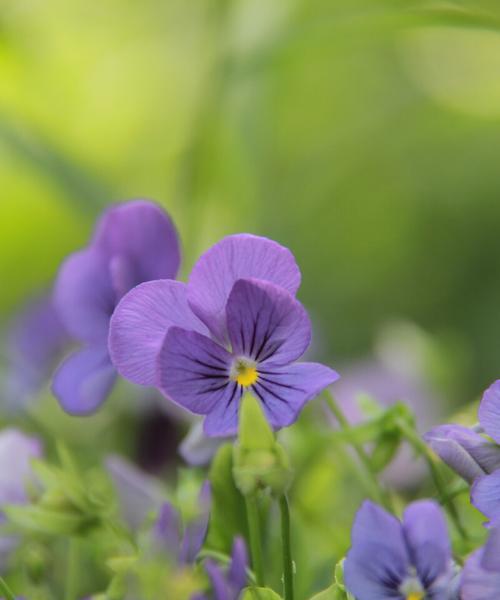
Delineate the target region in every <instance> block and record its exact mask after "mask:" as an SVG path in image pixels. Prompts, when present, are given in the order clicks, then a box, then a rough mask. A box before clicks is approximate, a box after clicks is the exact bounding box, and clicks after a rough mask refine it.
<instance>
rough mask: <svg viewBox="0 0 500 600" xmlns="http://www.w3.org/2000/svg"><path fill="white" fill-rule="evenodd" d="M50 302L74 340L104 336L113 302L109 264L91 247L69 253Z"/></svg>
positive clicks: (91, 339) (114, 301) (100, 338)
mask: <svg viewBox="0 0 500 600" xmlns="http://www.w3.org/2000/svg"><path fill="white" fill-rule="evenodd" d="M54 304H55V307H56V309H57V311H58V314H59V315H60V318H61V320H62V322H63V324H64V327H65V328H66V329H67V331H68V332H69V333H70V334H71V335H72V336H73V337H75V338H76V339H77V340H80V341H82V342H86V343H95V342H96V341H100V340H105V339H106V336H107V334H108V325H109V318H110V317H111V315H112V313H113V310H114V308H115V304H116V294H115V292H114V290H113V286H112V282H111V276H110V271H109V265H108V263H107V262H106V259H105V257H104V256H103V255H102V254H101V253H100V252H98V251H96V250H94V249H87V250H82V251H81V252H76V253H75V254H72V255H71V256H69V257H68V258H67V259H66V260H65V261H64V262H63V264H62V266H61V268H60V269H59V273H58V275H57V279H56V282H55V285H54Z"/></svg>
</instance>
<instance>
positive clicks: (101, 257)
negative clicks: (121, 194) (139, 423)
mask: <svg viewBox="0 0 500 600" xmlns="http://www.w3.org/2000/svg"><path fill="white" fill-rule="evenodd" d="M179 263H180V251H179V242H178V239H177V234H176V231H175V228H174V225H173V224H172V221H171V220H170V218H169V217H168V215H167V214H166V213H165V212H164V211H163V210H162V209H161V208H160V207H159V206H157V205H156V204H154V203H152V202H148V201H144V200H136V201H132V202H127V203H124V204H118V205H116V206H113V207H111V208H110V209H108V210H107V211H106V212H105V213H104V215H103V216H102V217H101V219H100V220H99V222H98V224H97V227H96V230H95V233H94V236H93V238H92V240H91V242H90V244H89V246H87V247H86V248H85V249H84V250H81V251H80V252H76V253H75V254H72V255H71V256H70V257H69V258H67V259H66V260H65V262H64V263H63V265H62V266H61V269H60V271H59V274H58V277H57V281H56V284H55V290H54V302H55V306H56V308H57V311H58V314H59V316H60V318H61V320H62V322H63V324H64V326H65V328H66V329H67V331H68V332H69V333H70V334H71V336H72V337H73V338H74V340H75V341H76V342H77V343H79V344H80V348H79V349H78V350H77V351H76V352H75V353H74V354H72V355H71V356H69V357H68V358H67V359H66V360H65V361H64V362H63V363H62V365H61V366H60V367H59V369H58V371H57V372H56V374H55V377H54V382H53V391H54V394H55V395H56V397H57V398H58V399H59V401H60V403H61V405H62V406H63V408H64V409H65V410H66V411H67V412H69V413H72V414H88V413H91V412H93V411H94V410H96V409H97V408H98V406H99V405H100V404H101V403H102V402H103V401H104V400H105V399H106V397H107V395H108V394H109V392H110V391H111V389H112V387H113V384H114V382H115V379H116V370H115V368H114V367H113V365H112V363H111V361H110V358H109V353H108V343H107V340H108V329H109V320H110V317H111V315H112V313H113V310H114V309H115V306H116V305H117V303H118V302H119V300H120V299H121V298H122V296H123V295H124V294H126V292H128V291H129V290H130V289H132V288H133V287H134V286H136V285H137V284H139V283H141V282H144V281H149V280H152V279H167V278H174V277H175V276H176V274H177V270H178V268H179Z"/></svg>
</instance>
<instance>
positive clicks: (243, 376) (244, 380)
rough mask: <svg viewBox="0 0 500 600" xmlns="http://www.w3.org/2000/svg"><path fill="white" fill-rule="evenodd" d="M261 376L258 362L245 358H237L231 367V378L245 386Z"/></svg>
mask: <svg viewBox="0 0 500 600" xmlns="http://www.w3.org/2000/svg"><path fill="white" fill-rule="evenodd" d="M258 378H259V373H258V372H257V368H256V364H255V363H254V362H253V361H249V360H246V359H244V358H238V359H236V360H235V362H234V364H233V367H232V369H231V379H232V380H233V381H236V383H239V384H240V385H241V386H243V387H248V386H250V385H252V384H254V383H255V382H256V381H257V379H258Z"/></svg>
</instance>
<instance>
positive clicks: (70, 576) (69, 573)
mask: <svg viewBox="0 0 500 600" xmlns="http://www.w3.org/2000/svg"><path fill="white" fill-rule="evenodd" d="M78 544H79V542H78V540H77V539H76V538H71V539H70V540H69V547H68V560H67V564H66V585H65V588H64V600H77V593H78V574H79V570H80V564H79V547H78Z"/></svg>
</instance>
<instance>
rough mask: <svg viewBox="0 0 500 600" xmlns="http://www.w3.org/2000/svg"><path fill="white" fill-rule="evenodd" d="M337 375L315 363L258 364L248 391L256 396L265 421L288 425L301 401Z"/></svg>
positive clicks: (283, 425) (298, 409)
mask: <svg viewBox="0 0 500 600" xmlns="http://www.w3.org/2000/svg"><path fill="white" fill-rule="evenodd" d="M338 378H339V375H338V373H337V372H336V371H334V370H333V369H330V368H329V367H326V366H324V365H322V364H319V363H308V362H304V363H296V364H292V365H287V366H276V365H270V366H269V367H267V366H266V365H262V367H261V368H259V369H258V379H257V381H256V383H254V384H253V386H252V390H253V392H254V393H255V394H256V395H257V397H258V398H259V399H260V401H261V403H262V406H263V408H264V412H265V414H266V417H267V419H268V421H269V423H270V424H271V425H272V427H274V428H275V429H279V428H280V427H286V426H288V425H291V424H292V423H293V422H294V421H295V420H296V419H297V417H298V415H299V413H300V411H301V409H302V407H303V406H304V404H305V403H306V402H308V401H309V400H312V398H314V397H315V396H317V395H318V394H319V393H320V392H322V391H323V390H324V389H325V388H326V387H328V386H329V385H331V384H332V383H333V382H335V381H337V379H338Z"/></svg>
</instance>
